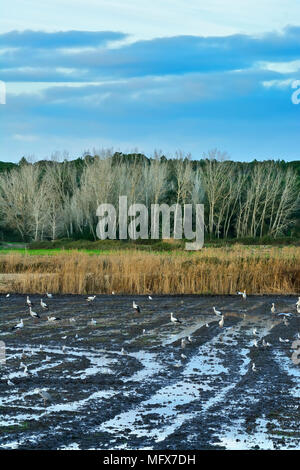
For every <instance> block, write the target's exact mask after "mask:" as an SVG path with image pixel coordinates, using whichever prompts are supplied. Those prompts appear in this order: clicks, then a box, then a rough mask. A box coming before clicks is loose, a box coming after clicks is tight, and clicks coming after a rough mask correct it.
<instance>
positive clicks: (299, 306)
mask: <svg viewBox="0 0 300 470" xmlns="http://www.w3.org/2000/svg"><path fill="white" fill-rule="evenodd" d="M297 313H300V305H297Z"/></svg>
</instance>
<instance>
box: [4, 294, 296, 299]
mask: <svg viewBox="0 0 300 470" xmlns="http://www.w3.org/2000/svg"><path fill="white" fill-rule="evenodd" d="M5 297H6V298H8V297H10V294H6V296H5ZM299 299H300V297H299Z"/></svg>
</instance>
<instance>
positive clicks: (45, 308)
mask: <svg viewBox="0 0 300 470" xmlns="http://www.w3.org/2000/svg"><path fill="white" fill-rule="evenodd" d="M41 307H42V308H43V309H44V310H49V307H48V305H47V304H46V302H44V301H43V300H42V299H41Z"/></svg>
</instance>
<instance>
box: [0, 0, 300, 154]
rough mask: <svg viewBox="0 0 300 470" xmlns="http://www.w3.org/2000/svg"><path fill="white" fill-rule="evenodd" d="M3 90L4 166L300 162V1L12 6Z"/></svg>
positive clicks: (79, 1) (0, 36) (1, 57)
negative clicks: (155, 159)
mask: <svg viewBox="0 0 300 470" xmlns="http://www.w3.org/2000/svg"><path fill="white" fill-rule="evenodd" d="M0 80H1V82H2V83H4V84H5V87H6V104H0V160H1V161H16V162H17V161H19V160H20V158H21V157H22V156H26V157H31V158H35V159H41V158H50V156H51V154H53V153H55V152H61V153H63V152H68V153H69V155H70V157H71V158H77V157H78V156H80V155H82V153H83V152H91V153H92V152H93V151H98V150H100V149H102V148H113V149H114V150H118V151H123V152H130V151H133V150H139V151H140V152H144V153H145V154H147V155H149V156H151V155H152V154H153V153H154V151H155V150H161V151H162V152H163V153H164V154H165V155H166V156H168V157H171V156H172V155H173V154H174V152H175V151H176V150H182V151H184V152H187V153H191V154H192V157H193V158H195V159H197V158H201V156H203V154H204V153H206V152H207V151H208V150H210V149H213V148H218V149H219V150H220V151H222V152H226V153H227V154H228V156H229V158H231V159H232V160H241V161H251V160H253V159H254V158H256V159H257V160H265V159H269V158H274V159H285V160H289V161H290V160H298V159H299V156H300V152H299V150H298V149H299V145H298V141H299V133H300V132H299V131H300V103H299V104H295V103H293V102H292V95H293V93H295V92H296V93H297V89H298V88H299V89H300V82H299V81H300V1H299V0H285V1H284V2H283V1H282V0H280V1H279V0H260V1H256V0H238V1H233V0H227V1H226V0H210V1H208V0H207V1H202V0H189V1H188V2H187V1H186V0H152V1H151V2H149V1H148V0H147V1H146V0H122V1H121V0H118V1H116V0H73V1H71V0H59V1H56V0H52V1H51V2H50V1H47V0H45V1H43V2H38V1H36V0H32V1H30V0H26V1H21V0H10V1H9V2H4V5H2V6H1V18H0ZM297 81H298V83H297ZM0 84H1V83H0ZM293 87H294V88H293ZM0 88H1V87H0ZM0 93H1V89H0ZM297 96H299V98H300V92H299V95H297ZM0 98H1V96H0ZM294 101H295V100H294ZM298 101H299V100H296V102H298Z"/></svg>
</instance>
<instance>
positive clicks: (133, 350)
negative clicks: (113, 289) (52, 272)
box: [0, 295, 300, 450]
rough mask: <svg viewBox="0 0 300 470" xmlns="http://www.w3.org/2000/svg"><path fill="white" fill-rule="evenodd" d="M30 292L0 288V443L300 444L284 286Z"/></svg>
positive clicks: (298, 382) (293, 327)
mask: <svg viewBox="0 0 300 470" xmlns="http://www.w3.org/2000/svg"><path fill="white" fill-rule="evenodd" d="M30 298H31V300H32V302H33V303H34V307H33V310H34V311H36V312H38V313H39V314H40V316H41V318H40V319H37V320H35V319H33V318H31V317H30V316H29V314H28V309H27V308H26V307H25V300H26V297H25V296H24V295H11V296H10V297H9V298H6V297H5V296H1V298H0V341H3V342H4V343H5V348H6V349H5V350H6V361H5V363H4V361H2V362H3V363H2V364H1V365H0V449H154V450H157V449H177V450H178V449H300V364H299V365H297V364H295V363H294V362H293V361H292V359H291V357H292V354H293V349H292V343H293V342H294V341H295V340H296V339H297V334H298V333H299V332H300V315H299V314H297V311H296V308H295V303H296V300H297V298H296V297H295V296H249V297H248V298H247V300H245V301H244V300H242V298H241V297H240V296H153V300H149V299H148V297H147V296H117V295H110V296H107V295H103V296H97V297H96V298H95V300H94V301H93V302H92V303H90V304H89V303H87V302H86V300H85V297H84V296H78V295H72V296H70V295H68V296H67V295H62V296H54V297H53V299H44V300H45V301H46V302H47V303H48V305H49V312H46V311H43V310H42V308H41V306H40V297H38V296H35V295H33V296H30ZM133 300H135V301H136V302H137V303H138V304H139V305H140V307H141V312H140V313H137V312H135V311H134V310H133V308H132V302H133ZM272 302H274V303H275V306H276V312H275V313H271V311H270V308H271V305H272ZM213 306H216V308H217V310H220V311H221V312H222V313H223V314H224V326H223V327H222V328H221V327H220V326H219V321H220V318H219V317H217V316H216V315H215V314H214V313H213ZM171 312H173V313H174V316H175V317H177V318H179V319H180V320H181V321H182V323H180V324H173V323H172V322H171V321H170V313H171ZM281 313H289V314H291V315H288V316H285V315H280V314H281ZM48 315H49V316H53V315H54V316H57V317H59V318H60V320H58V321H54V322H49V321H47V316H48ZM284 318H286V320H285V321H284ZM20 319H23V321H24V328H23V329H22V330H21V331H16V330H12V327H13V326H14V325H16V324H17V323H18V322H19V320H20ZM92 320H94V321H92ZM253 330H254V331H253ZM189 336H190V340H191V341H189V340H185V341H184V344H182V339H186V338H187V337H189ZM279 338H281V340H282V341H280V340H279ZM287 340H288V341H287ZM266 343H269V344H270V346H266V345H265V344H266ZM182 355H183V356H182ZM299 358H300V354H299ZM253 364H254V366H253ZM25 367H27V369H26V368H25ZM253 368H254V370H253ZM37 388H39V389H42V390H45V391H47V392H48V393H49V394H50V396H51V398H52V400H51V401H50V400H46V401H45V402H44V400H43V397H42V396H41V395H40V394H38V393H37V390H36V389H37Z"/></svg>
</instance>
